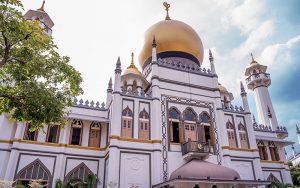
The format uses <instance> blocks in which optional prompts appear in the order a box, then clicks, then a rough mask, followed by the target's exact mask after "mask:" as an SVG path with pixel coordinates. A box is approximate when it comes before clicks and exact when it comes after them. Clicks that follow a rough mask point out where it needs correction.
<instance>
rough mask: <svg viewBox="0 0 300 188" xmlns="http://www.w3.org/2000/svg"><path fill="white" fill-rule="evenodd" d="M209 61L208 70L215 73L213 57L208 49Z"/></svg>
mask: <svg viewBox="0 0 300 188" xmlns="http://www.w3.org/2000/svg"><path fill="white" fill-rule="evenodd" d="M209 62H210V70H211V73H212V74H216V70H215V65H214V57H213V55H212V53H211V51H210V49H209Z"/></svg>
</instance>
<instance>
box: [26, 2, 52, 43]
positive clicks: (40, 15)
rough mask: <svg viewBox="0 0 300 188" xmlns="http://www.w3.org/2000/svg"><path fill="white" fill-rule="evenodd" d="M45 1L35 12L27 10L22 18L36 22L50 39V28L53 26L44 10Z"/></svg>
mask: <svg viewBox="0 0 300 188" xmlns="http://www.w3.org/2000/svg"><path fill="white" fill-rule="evenodd" d="M44 6H45V0H44V1H43V4H42V6H41V8H39V9H37V10H29V11H27V12H26V13H25V15H24V18H25V19H26V20H38V21H40V23H41V27H42V28H44V30H45V33H46V34H47V35H48V36H49V37H51V36H52V27H53V26H54V23H53V21H52V20H51V18H50V17H49V15H48V14H47V12H45V10H44Z"/></svg>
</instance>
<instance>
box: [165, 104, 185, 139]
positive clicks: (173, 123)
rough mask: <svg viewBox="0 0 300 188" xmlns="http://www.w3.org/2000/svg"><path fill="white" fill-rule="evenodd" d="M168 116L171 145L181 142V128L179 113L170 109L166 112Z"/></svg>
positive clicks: (174, 109) (173, 108) (175, 109)
mask: <svg viewBox="0 0 300 188" xmlns="http://www.w3.org/2000/svg"><path fill="white" fill-rule="evenodd" d="M168 116H169V135H170V142H171V143H181V142H182V127H181V125H180V112H179V110H177V108H175V107H172V108H170V109H169V111H168Z"/></svg>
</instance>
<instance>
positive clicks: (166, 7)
mask: <svg viewBox="0 0 300 188" xmlns="http://www.w3.org/2000/svg"><path fill="white" fill-rule="evenodd" d="M163 5H164V7H165V10H166V12H167V15H166V18H165V20H171V18H170V16H169V8H170V6H171V5H170V4H169V3H168V2H164V3H163Z"/></svg>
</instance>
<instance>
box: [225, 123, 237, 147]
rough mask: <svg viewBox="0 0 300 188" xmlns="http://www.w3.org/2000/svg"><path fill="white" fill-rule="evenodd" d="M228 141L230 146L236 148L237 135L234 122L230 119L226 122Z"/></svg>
mask: <svg viewBox="0 0 300 188" xmlns="http://www.w3.org/2000/svg"><path fill="white" fill-rule="evenodd" d="M226 129H227V137H228V143H229V146H230V147H233V148H236V137H235V129H234V125H233V123H231V122H230V121H229V120H228V121H227V123H226Z"/></svg>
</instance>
